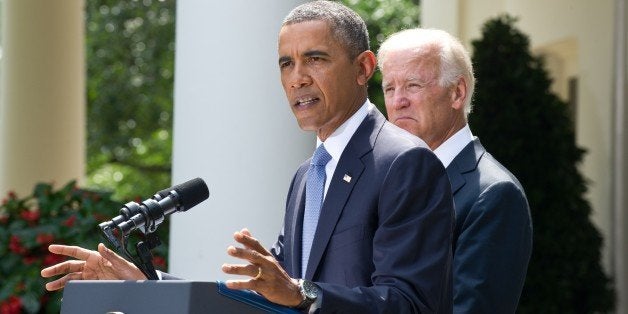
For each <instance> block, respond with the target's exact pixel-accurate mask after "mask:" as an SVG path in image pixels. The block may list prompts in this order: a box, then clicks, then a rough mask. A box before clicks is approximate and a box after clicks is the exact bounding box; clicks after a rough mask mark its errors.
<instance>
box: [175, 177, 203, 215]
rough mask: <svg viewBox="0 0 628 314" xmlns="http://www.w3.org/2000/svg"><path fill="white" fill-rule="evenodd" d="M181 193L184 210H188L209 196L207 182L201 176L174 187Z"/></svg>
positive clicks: (180, 197) (180, 198)
mask: <svg viewBox="0 0 628 314" xmlns="http://www.w3.org/2000/svg"><path fill="white" fill-rule="evenodd" d="M173 190H175V191H177V193H178V194H179V200H180V202H181V205H182V206H183V210H184V211H185V210H188V209H190V208H192V207H194V206H196V205H198V204H199V203H200V202H202V201H204V200H206V199H207V198H208V197H209V189H208V188H207V184H205V181H203V179H201V178H196V179H192V180H190V181H187V182H184V183H181V184H179V185H176V186H174V187H173Z"/></svg>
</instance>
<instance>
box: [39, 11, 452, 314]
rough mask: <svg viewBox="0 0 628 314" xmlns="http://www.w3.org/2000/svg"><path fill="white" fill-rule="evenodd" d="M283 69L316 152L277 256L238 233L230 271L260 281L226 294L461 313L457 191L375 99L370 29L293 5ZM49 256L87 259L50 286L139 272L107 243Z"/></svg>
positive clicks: (347, 15)
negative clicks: (456, 270)
mask: <svg viewBox="0 0 628 314" xmlns="http://www.w3.org/2000/svg"><path fill="white" fill-rule="evenodd" d="M279 67H280V72H281V82H282V85H283V87H284V90H285V92H286V96H287V98H288V102H289V105H290V107H291V109H292V111H293V113H294V115H295V117H296V118H297V121H298V123H299V126H300V127H301V128H302V129H303V130H307V131H314V132H316V135H317V138H318V141H317V150H316V152H315V155H314V158H313V159H311V160H308V161H306V162H305V163H304V164H303V165H301V167H300V168H299V169H298V171H297V173H296V174H295V176H294V178H293V181H292V184H291V186H290V190H289V192H288V200H287V203H286V212H285V217H284V225H283V228H282V231H281V233H280V235H279V237H278V240H277V242H276V243H275V245H274V246H273V247H272V249H270V250H266V249H265V248H264V247H263V246H262V245H261V244H260V243H259V242H258V241H257V240H256V239H255V238H254V237H253V236H252V235H251V233H250V232H249V231H248V230H246V229H243V230H242V231H240V232H236V233H235V235H234V239H235V241H236V242H238V243H239V244H241V246H239V247H235V246H232V247H229V248H228V250H227V252H228V254H230V255H232V256H234V257H237V258H241V259H243V260H244V261H245V262H246V263H245V264H225V265H223V271H224V272H225V273H228V274H237V275H245V276H250V277H252V278H247V279H244V280H230V281H227V282H226V284H227V286H228V287H230V288H233V289H251V290H254V291H257V292H258V293H260V294H261V295H263V296H264V297H266V298H267V299H269V300H270V301H272V302H275V303H277V304H281V305H286V306H290V307H296V308H299V309H303V310H308V311H316V310H320V312H321V313H325V312H338V313H384V312H387V313H448V312H451V309H452V295H451V289H452V288H451V286H452V279H451V258H452V237H453V235H452V232H453V226H454V211H453V199H452V195H451V188H450V184H449V181H448V179H447V175H446V172H445V169H444V167H443V166H442V164H441V163H440V161H439V160H438V159H437V158H436V156H435V155H434V154H433V153H432V152H431V151H430V150H429V149H428V148H427V146H426V145H425V144H424V143H423V142H422V141H420V140H419V139H418V138H416V137H413V136H411V135H409V134H407V133H406V132H405V131H403V130H401V129H399V128H397V127H395V126H394V125H392V124H391V123H389V122H388V121H386V119H385V118H384V116H383V115H382V114H381V113H380V112H379V111H378V110H377V109H376V108H375V107H374V106H373V105H372V104H371V103H370V102H369V101H368V100H367V82H368V80H369V78H370V77H371V75H372V74H373V72H374V69H375V67H376V61H375V56H374V54H373V53H372V52H371V51H370V50H369V46H368V33H367V30H366V26H365V24H364V21H363V20H362V19H361V18H360V17H359V16H358V15H357V14H356V13H355V12H353V11H351V10H349V9H348V8H346V7H344V6H342V5H340V4H338V3H335V2H331V1H314V2H309V3H306V4H303V5H301V6H299V7H297V8H295V9H294V10H293V11H292V12H291V13H290V14H289V15H288V16H287V17H286V19H285V20H284V23H283V26H282V28H281V31H280V34H279ZM321 156H322V157H321ZM319 157H320V159H322V160H324V161H321V162H319V161H318V160H319ZM317 204H318V205H317ZM50 250H51V251H53V252H55V253H61V254H65V255H69V256H73V257H76V258H79V259H80V260H83V261H85V262H83V261H74V262H72V263H67V262H64V263H61V264H59V265H55V266H53V267H50V268H47V269H45V270H43V271H42V275H44V276H45V277H50V276H54V275H58V274H68V273H69V274H68V275H66V276H64V277H62V278H60V279H57V280H55V281H53V282H50V283H48V284H47V288H48V289H59V288H61V287H63V285H64V284H65V282H66V281H67V280H68V279H72V278H80V279H88V278H94V277H96V278H110V279H113V278H120V277H122V278H137V277H139V276H141V273H138V272H137V271H136V270H135V269H133V268H134V266H133V265H129V263H128V262H125V261H124V260H122V259H121V258H119V257H118V256H117V255H115V254H112V252H110V251H109V250H107V249H106V248H104V246H102V245H101V246H99V251H98V252H96V251H89V250H85V249H81V248H76V247H64V246H53V247H51V248H50ZM118 267H120V269H116V268H118ZM122 271H124V276H118V274H117V272H122ZM94 274H96V275H94ZM127 275H128V276H129V277H126V276H127ZM136 276H137V277H136ZM112 277H113V278H112Z"/></svg>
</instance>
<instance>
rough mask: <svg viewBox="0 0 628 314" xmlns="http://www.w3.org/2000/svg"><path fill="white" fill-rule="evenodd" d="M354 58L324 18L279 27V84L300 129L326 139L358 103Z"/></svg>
mask: <svg viewBox="0 0 628 314" xmlns="http://www.w3.org/2000/svg"><path fill="white" fill-rule="evenodd" d="M358 59H359V58H356V60H355V61H353V60H349V55H348V53H347V50H346V49H345V48H344V47H343V46H342V45H341V44H340V43H339V42H338V41H337V40H336V39H335V38H334V36H333V35H332V33H331V30H330V28H329V26H328V25H327V23H326V22H324V21H308V22H301V23H295V24H290V25H285V26H283V27H282V28H281V31H280V33H279V68H280V72H281V84H282V85H283V88H284V91H285V92H286V96H287V98H288V102H289V103H290V107H291V109H292V112H293V113H294V115H295V117H296V118H297V121H298V123H299V126H300V127H301V129H303V130H306V131H316V132H317V135H318V137H319V138H320V139H321V140H325V139H326V138H327V137H328V136H329V135H331V134H332V133H333V132H334V130H336V128H338V127H339V126H340V125H341V124H342V123H343V122H344V121H346V120H347V119H348V118H349V117H350V116H351V115H352V114H353V113H354V112H355V111H356V110H357V109H358V108H359V107H360V106H361V105H362V104H363V102H364V101H365V96H363V95H362V94H361V89H360V85H364V84H366V81H365V80H363V79H361V78H360V77H359V76H360V64H359V62H358V61H357V60H358ZM367 79H368V78H367ZM362 81H364V82H362Z"/></svg>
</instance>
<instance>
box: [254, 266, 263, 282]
mask: <svg viewBox="0 0 628 314" xmlns="http://www.w3.org/2000/svg"><path fill="white" fill-rule="evenodd" d="M260 277H262V268H261V267H257V276H255V277H253V280H258V279H259V278H260Z"/></svg>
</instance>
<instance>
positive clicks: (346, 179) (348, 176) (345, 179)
mask: <svg viewBox="0 0 628 314" xmlns="http://www.w3.org/2000/svg"><path fill="white" fill-rule="evenodd" d="M342 180H343V181H345V182H347V183H351V176H350V175H348V174H345V176H344V177H342Z"/></svg>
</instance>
